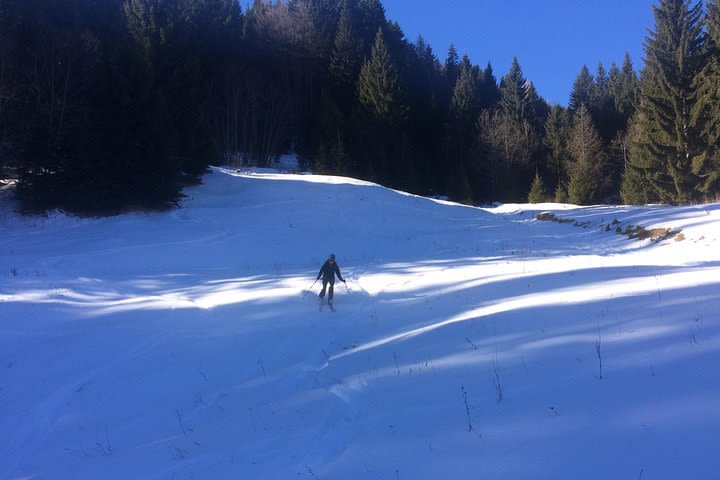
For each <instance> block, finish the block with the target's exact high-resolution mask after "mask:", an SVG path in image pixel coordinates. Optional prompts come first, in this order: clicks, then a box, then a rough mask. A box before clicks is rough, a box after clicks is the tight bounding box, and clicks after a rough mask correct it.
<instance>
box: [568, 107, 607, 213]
mask: <svg viewBox="0 0 720 480" xmlns="http://www.w3.org/2000/svg"><path fill="white" fill-rule="evenodd" d="M568 152H569V154H570V165H569V174H570V179H569V182H568V197H569V200H570V203H574V204H576V205H589V204H591V203H594V202H596V201H597V200H599V199H600V195H601V194H602V193H603V191H602V189H603V186H604V184H603V182H604V180H605V176H604V174H605V169H606V167H607V162H606V159H605V152H604V150H603V142H602V139H601V138H600V135H599V134H598V132H597V130H596V128H595V126H594V125H593V120H592V116H591V115H590V112H589V111H588V109H587V108H586V107H585V105H584V104H581V106H580V108H579V109H578V111H577V112H576V113H575V116H574V117H573V126H572V131H571V133H570V140H569V143H568Z"/></svg>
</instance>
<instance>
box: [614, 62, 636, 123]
mask: <svg viewBox="0 0 720 480" xmlns="http://www.w3.org/2000/svg"><path fill="white" fill-rule="evenodd" d="M613 93H614V94H613V97H614V101H615V109H616V110H617V112H618V115H619V116H620V119H621V125H620V130H627V127H628V122H629V121H630V118H632V116H633V115H634V114H635V110H636V109H637V106H638V103H639V95H640V81H639V80H638V77H637V73H635V67H633V63H632V60H631V59H630V54H629V53H628V52H625V58H624V60H623V64H622V69H621V70H620V75H619V78H618V83H617V86H616V88H615V89H614V92H613Z"/></svg>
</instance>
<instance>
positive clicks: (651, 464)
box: [0, 169, 720, 480]
mask: <svg viewBox="0 0 720 480" xmlns="http://www.w3.org/2000/svg"><path fill="white" fill-rule="evenodd" d="M186 193H187V194H188V198H187V199H186V200H185V201H184V203H183V205H182V208H180V209H177V210H174V211H171V212H166V213H152V214H140V213H137V214H130V215H124V216H120V217H112V218H102V219H78V218H68V217H65V216H64V215H62V214H59V213H55V214H52V215H50V216H49V217H47V218H18V217H17V216H15V215H14V214H12V213H11V212H9V211H8V210H7V209H5V210H3V211H2V212H1V214H0V230H1V231H2V232H3V236H2V240H1V246H2V249H1V250H0V325H2V327H1V328H2V329H1V330H0V405H2V409H0V432H3V433H2V435H0V479H6V478H7V479H21V478H32V479H45V478H48V479H50V478H53V479H54V478H68V479H70V478H72V479H97V478H103V479H115V478H116V479H128V478H133V479H140V478H143V479H145V478H147V479H168V480H170V479H191V478H258V479H259V478H262V479H287V478H305V479H367V478H387V479H424V478H429V479H431V478H475V477H477V478H523V479H575V478H583V479H608V478H634V479H637V478H642V479H676V478H713V477H714V476H715V475H716V472H717V471H718V470H720V460H719V459H718V457H717V451H718V450H720V437H719V436H718V434H717V433H718V432H719V431H720V383H719V382H718V374H717V372H718V366H720V314H719V313H718V312H720V248H718V245H719V240H720V205H718V204H712V205H700V206H691V207H662V206H648V207H624V206H619V207H609V206H595V207H576V206H572V205H558V204H542V205H500V206H497V207H494V208H486V209H481V208H470V207H465V206H461V205H457V204H453V203H451V202H446V201H440V200H430V199H426V198H422V197H417V196H412V195H408V194H404V193H402V192H396V191H392V190H388V189H385V188H382V187H379V186H377V185H374V184H370V183H368V182H362V181H358V180H353V179H348V178H343V177H325V176H312V175H279V174H273V173H262V172H259V173H258V172H256V173H249V174H243V173H238V172H232V171H229V170H223V169H214V170H213V173H212V174H210V175H207V176H206V177H205V178H204V184H203V185H200V186H198V187H193V188H191V189H189V190H187V192H186ZM543 211H549V212H553V213H554V214H555V215H556V216H557V217H559V218H572V219H574V220H576V221H578V222H579V223H583V224H584V228H583V227H578V226H573V225H572V224H559V223H553V222H541V221H537V220H535V219H534V217H535V215H536V214H537V213H540V212H543ZM612 222H617V223H616V224H619V225H642V226H644V227H646V228H655V227H657V228H661V227H662V228H673V229H681V230H682V233H683V235H684V238H685V239H684V240H683V241H674V240H666V241H664V242H660V243H653V242H650V241H643V242H636V241H631V240H628V238H627V237H625V236H622V235H617V234H616V233H614V231H606V228H604V226H605V225H608V224H611V223H612ZM330 252H334V253H336V254H337V256H338V263H339V265H340V267H341V269H342V272H343V276H344V277H345V278H346V279H347V280H348V286H349V288H346V287H345V286H344V285H342V284H338V285H336V287H337V288H336V306H337V311H336V312H334V313H333V312H331V311H329V310H325V311H323V312H320V311H319V308H318V304H317V298H316V293H317V291H318V290H319V288H318V285H315V288H314V292H313V293H310V294H307V295H304V291H305V289H307V288H309V287H310V285H311V284H312V283H313V281H314V279H315V276H316V274H317V271H318V269H319V267H320V265H321V263H322V262H323V261H324V259H325V258H326V257H327V254H328V253H330ZM598 345H599V349H600V354H601V357H602V370H601V369H600V362H599V360H598V355H597V347H598ZM601 376H602V378H600V377H601ZM500 391H501V392H502V397H503V399H502V400H501V401H500V400H499V399H498V397H499V393H500Z"/></svg>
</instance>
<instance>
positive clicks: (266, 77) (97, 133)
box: [0, 0, 720, 214]
mask: <svg viewBox="0 0 720 480" xmlns="http://www.w3.org/2000/svg"><path fill="white" fill-rule="evenodd" d="M409 8H411V7H409ZM652 8H653V10H654V25H653V27H652V29H651V30H650V31H649V32H648V34H647V37H646V40H645V45H644V49H645V56H644V62H643V66H642V69H641V70H638V69H637V68H636V66H635V65H634V64H633V61H632V59H631V58H630V56H629V55H628V54H626V55H625V57H624V58H622V59H618V61H617V63H615V62H614V63H612V64H611V65H603V64H602V63H597V64H595V62H594V61H593V59H588V61H589V65H590V67H588V66H582V65H578V71H579V73H578V75H577V78H576V80H575V82H574V84H573V86H572V93H571V95H570V98H569V99H568V102H567V106H563V105H558V104H554V105H550V104H549V103H548V102H547V101H546V100H544V99H543V98H542V97H541V95H539V93H538V92H537V90H536V88H535V86H534V84H533V82H532V79H529V78H527V77H526V76H525V74H524V73H523V68H522V64H521V60H522V59H518V58H514V59H513V60H512V65H511V67H510V69H509V71H508V72H506V73H505V74H504V75H502V76H498V74H497V73H496V72H495V71H494V70H493V66H492V65H490V64H487V65H477V64H474V63H473V60H472V59H470V58H469V57H468V56H467V55H462V54H461V51H462V50H461V49H459V48H458V47H456V46H455V45H450V46H449V48H447V49H445V47H443V51H439V52H436V51H434V50H433V48H432V47H431V46H430V45H429V44H428V43H427V42H426V41H425V40H424V39H423V38H422V37H418V38H417V39H413V40H410V39H407V38H405V35H404V34H403V31H402V28H401V26H400V25H399V24H398V23H396V22H394V21H392V20H391V19H388V18H387V16H386V12H385V9H384V7H383V5H382V3H381V1H380V0H287V1H282V2H276V1H272V2H271V1H268V0H255V1H254V2H252V3H250V4H248V5H247V6H243V7H241V5H240V3H239V2H238V1H237V0H53V1H48V0H0V179H6V180H7V179H13V180H14V181H16V183H17V188H16V195H17V198H18V200H19V205H20V206H21V208H22V210H23V211H26V212H43V211H47V210H49V209H55V208H59V209H63V210H65V211H68V212H74V213H82V214H105V213H114V212H118V211H124V210H127V209H136V208H140V209H145V208H163V207H167V206H170V205H172V204H174V203H175V202H177V200H178V199H179V198H180V197H179V195H180V191H181V189H182V187H183V186H184V185H187V184H189V183H193V182H197V181H198V180H199V178H200V176H201V175H202V174H203V173H204V172H205V171H206V170H207V168H208V166H209V165H211V164H224V165H238V166H240V165H254V166H261V167H267V166H272V165H273V163H274V162H275V161H276V159H277V158H278V157H279V156H280V155H283V154H286V153H295V154H296V155H297V157H298V158H299V159H300V163H301V166H302V168H304V169H309V170H312V171H314V172H317V173H327V174H338V175H348V176H353V177H357V178H362V179H367V180H371V181H375V182H378V183H380V184H382V185H385V186H388V187H392V188H397V189H402V190H405V191H408V192H412V193H416V194H421V195H434V196H443V197H448V198H450V199H453V200H456V201H460V202H464V203H469V204H482V203H485V202H493V201H502V202H507V201H521V202H526V201H528V200H529V201H532V202H540V201H545V200H549V201H558V202H571V203H575V204H580V205H588V204H595V203H601V202H605V203H620V202H622V203H632V204H640V203H666V204H688V203H696V202H703V201H711V200H715V201H717V199H718V195H719V194H720V4H719V3H718V0H705V1H702V0H695V1H692V0H658V1H657V2H655V5H654V6H653V7H652Z"/></svg>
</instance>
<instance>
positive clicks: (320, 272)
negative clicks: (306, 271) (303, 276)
mask: <svg viewBox="0 0 720 480" xmlns="http://www.w3.org/2000/svg"><path fill="white" fill-rule="evenodd" d="M326 266H327V261H326V262H325V263H323V266H322V267H320V271H319V272H318V274H317V280H320V277H322V274H323V271H324V270H325V267H326Z"/></svg>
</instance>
